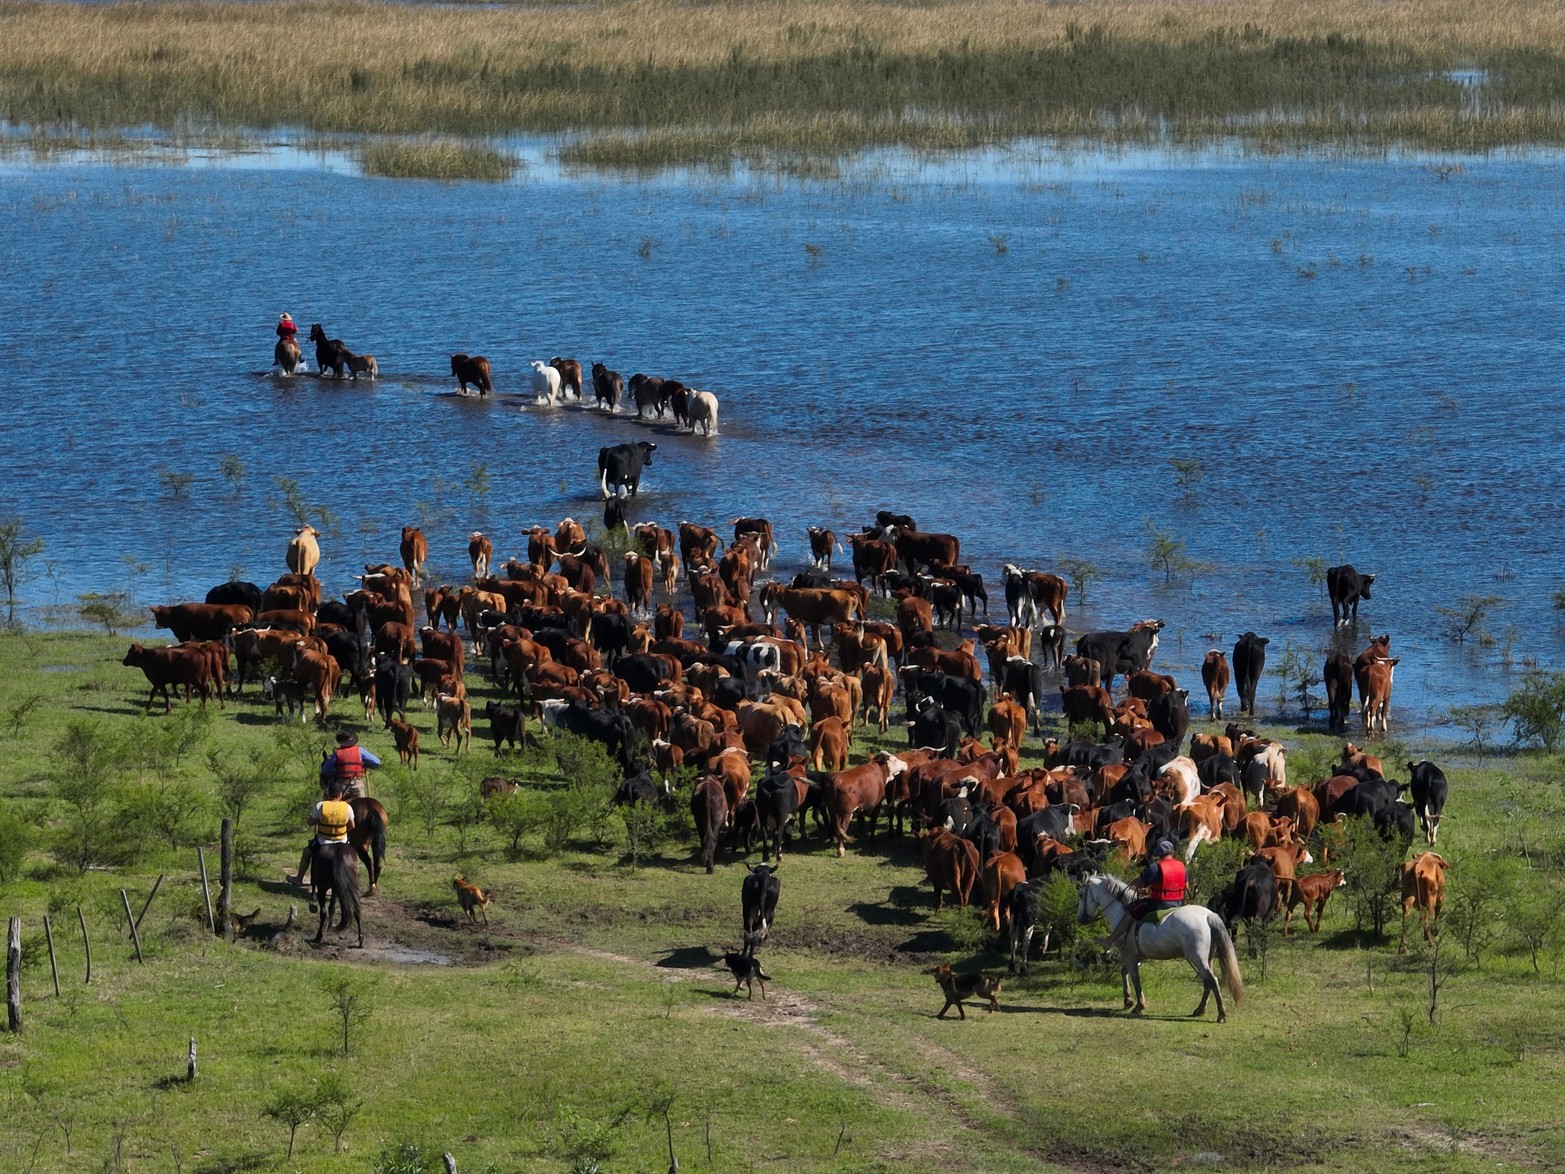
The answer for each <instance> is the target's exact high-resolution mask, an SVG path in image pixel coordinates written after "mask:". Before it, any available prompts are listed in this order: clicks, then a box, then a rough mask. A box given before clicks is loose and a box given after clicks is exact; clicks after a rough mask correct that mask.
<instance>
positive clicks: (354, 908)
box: [310, 804, 379, 949]
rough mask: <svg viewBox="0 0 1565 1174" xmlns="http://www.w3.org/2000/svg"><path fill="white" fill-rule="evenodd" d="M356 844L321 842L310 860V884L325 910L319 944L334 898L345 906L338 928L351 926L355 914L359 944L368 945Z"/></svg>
mask: <svg viewBox="0 0 1565 1174" xmlns="http://www.w3.org/2000/svg"><path fill="white" fill-rule="evenodd" d="M376 806H379V804H377V805H376ZM352 848H353V846H352V845H351V844H319V845H317V846H316V849H315V858H314V859H313V860H311V861H310V888H311V889H312V890H313V891H314V894H315V896H314V901H315V905H316V906H317V907H318V908H319V909H320V911H321V921H320V925H319V926H318V927H317V928H316V931H315V944H316V945H317V946H318V945H320V944H321V939H322V938H324V937H325V936H326V922H327V921H328V920H330V918H331V906H332V904H333V903H334V902H336V903H340V904H341V906H342V913H341V916H340V917H338V919H337V931H338V932H339V933H340V932H341V931H343V930H345V929H347V928H348V919H349V918H350V917H351V918H352V919H353V928H354V929H356V930H357V931H358V933H359V946H360V948H361V949H362V948H363V946H364V923H363V922H362V921H361V920H360V919H359V864H358V861H357V860H355V859H354V856H353V851H352Z"/></svg>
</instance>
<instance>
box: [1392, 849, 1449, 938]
mask: <svg viewBox="0 0 1565 1174" xmlns="http://www.w3.org/2000/svg"><path fill="white" fill-rule="evenodd" d="M1450 867H1451V866H1450V865H1449V864H1447V863H1446V862H1445V859H1444V858H1443V857H1440V856H1437V855H1436V854H1435V853H1433V852H1423V853H1421V854H1419V855H1417V856H1415V857H1413V859H1411V860H1409V861H1408V862H1407V863H1406V864H1404V865H1403V866H1402V938H1401V940H1400V941H1399V942H1398V943H1397V953H1399V954H1400V953H1402V952H1403V951H1404V950H1406V949H1407V915H1408V914H1409V913H1410V912H1412V910H1413V909H1414V908H1415V907H1416V908H1417V909H1418V912H1419V920H1420V921H1422V922H1423V926H1424V941H1426V942H1429V943H1430V944H1431V945H1433V944H1434V940H1435V939H1434V936H1433V934H1432V932H1431V927H1432V926H1433V925H1436V924H1438V923H1439V921H1440V908H1441V906H1442V905H1444V904H1445V873H1446V869H1448V868H1450Z"/></svg>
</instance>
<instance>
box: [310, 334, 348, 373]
mask: <svg viewBox="0 0 1565 1174" xmlns="http://www.w3.org/2000/svg"><path fill="white" fill-rule="evenodd" d="M310 341H311V342H313V343H314V344H315V369H316V370H317V371H318V372H320V373H321V374H322V375H324V374H326V372H327V371H328V370H329V371H331V373H332V377H333V378H334V379H341V378H342V373H343V371H344V369H345V368H346V367H347V365H348V355H349V353H350V352H349V350H348V348H347V346H346V345H345V344H344V343H343V341H342V339H340V338H327V337H326V330H325V328H324V327H323V326H322V325H321V324H320V323H319V322H317V323H315V325H313V326H311V327H310Z"/></svg>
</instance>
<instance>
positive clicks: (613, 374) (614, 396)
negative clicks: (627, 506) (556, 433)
mask: <svg viewBox="0 0 1565 1174" xmlns="http://www.w3.org/2000/svg"><path fill="white" fill-rule="evenodd" d="M624 394H625V381H624V380H623V379H621V378H620V374H619V372H618V371H610V370H609V369H608V368H607V367H605V366H604V365H603V364H602V363H594V364H593V365H592V397H593V400H594V402H595V403H596V404H597V405H598V406H599V407H602V406H603V405H604V404H608V405H609V411H611V412H612V411H616V410H617V409H618V408H619V397H620V396H622V395H624ZM605 524H607V523H605Z"/></svg>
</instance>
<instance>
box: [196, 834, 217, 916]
mask: <svg viewBox="0 0 1565 1174" xmlns="http://www.w3.org/2000/svg"><path fill="white" fill-rule="evenodd" d="M196 863H197V864H199V865H201V895H202V896H203V897H204V898H206V927H207V932H209V933H216V932H217V921H216V919H215V918H214V917H213V916H212V889H211V886H209V885H208V884H207V880H206V849H205V848H202V847H201V846H199V845H197V847H196Z"/></svg>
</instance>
